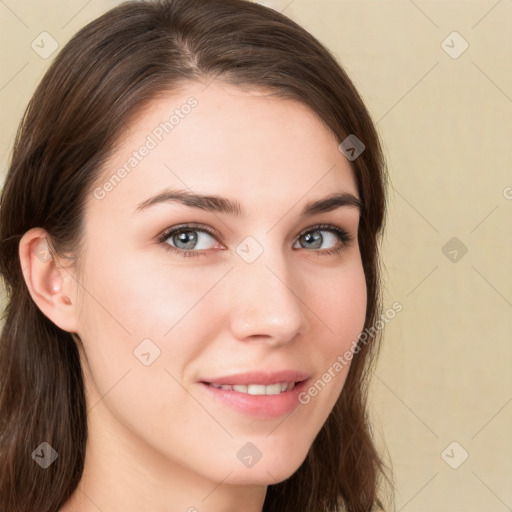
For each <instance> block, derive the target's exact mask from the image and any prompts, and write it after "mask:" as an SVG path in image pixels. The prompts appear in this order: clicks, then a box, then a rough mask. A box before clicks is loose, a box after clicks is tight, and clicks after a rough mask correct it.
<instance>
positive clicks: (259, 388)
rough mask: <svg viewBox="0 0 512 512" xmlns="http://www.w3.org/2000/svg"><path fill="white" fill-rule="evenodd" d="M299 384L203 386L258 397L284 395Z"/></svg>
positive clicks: (208, 383) (210, 384)
mask: <svg viewBox="0 0 512 512" xmlns="http://www.w3.org/2000/svg"><path fill="white" fill-rule="evenodd" d="M300 382H303V381H299V382H281V383H277V384H269V385H265V384H247V385H246V384H233V385H231V384H212V383H210V382H205V384H207V385H209V386H212V387H214V388H216V389H224V390H227V391H236V392H237V393H246V394H248V395H253V396H258V395H279V394H281V393H286V391H291V390H292V389H293V388H294V387H295V385H296V384H300Z"/></svg>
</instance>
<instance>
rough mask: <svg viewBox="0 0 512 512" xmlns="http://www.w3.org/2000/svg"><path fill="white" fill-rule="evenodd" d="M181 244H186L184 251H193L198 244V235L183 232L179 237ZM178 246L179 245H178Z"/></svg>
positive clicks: (191, 232)
mask: <svg viewBox="0 0 512 512" xmlns="http://www.w3.org/2000/svg"><path fill="white" fill-rule="evenodd" d="M177 237H178V241H179V243H184V244H185V245H186V247H183V248H184V249H193V248H194V245H195V244H196V243H197V235H196V234H195V233H194V232H193V231H183V232H181V233H180V234H178V235H177ZM176 245H178V244H176Z"/></svg>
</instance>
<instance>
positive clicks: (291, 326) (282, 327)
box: [230, 240, 306, 345]
mask: <svg viewBox="0 0 512 512" xmlns="http://www.w3.org/2000/svg"><path fill="white" fill-rule="evenodd" d="M247 243H248V244H250V243H251V241H250V240H249V241H247ZM243 244H244V242H242V243H241V244H240V245H239V247H238V249H239V250H240V248H242V252H241V254H242V255H241V256H240V257H239V259H237V260H236V263H235V269H234V272H233V273H232V276H231V277H232V280H231V292H232V295H231V294H230V295H231V297H232V298H233V300H234V307H232V309H231V329H232V332H233V335H234V336H235V337H236V338H237V339H240V340H244V339H248V338H250V337H260V336H262V337H265V339H266V340H267V341H268V342H269V343H273V344H276V345H277V344H285V343H287V342H289V341H291V340H292V339H293V338H294V337H295V336H296V335H297V333H299V332H301V331H302V330H303V329H304V328H305V322H306V317H305V314H304V309H303V304H302V302H301V300H300V299H299V296H300V290H298V289H297V287H298V285H299V283H298V282H297V281H296V280H295V279H294V276H293V273H292V272H291V271H290V267H289V264H288V262H287V261H286V259H285V258H286V256H285V254H284V253H283V251H282V248H281V247H272V248H271V247H269V246H267V247H265V248H263V250H262V251H261V253H260V254H259V256H258V257H257V258H256V259H255V260H254V261H252V262H249V261H250V259H246V258H244V253H243V249H247V246H244V245H243ZM249 250H253V251H254V250H255V248H254V247H250V245H249ZM253 256H254V254H253Z"/></svg>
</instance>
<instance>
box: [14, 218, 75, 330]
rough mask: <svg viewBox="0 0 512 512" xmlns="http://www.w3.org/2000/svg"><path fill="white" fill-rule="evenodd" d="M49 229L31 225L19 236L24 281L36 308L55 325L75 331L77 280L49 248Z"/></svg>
mask: <svg viewBox="0 0 512 512" xmlns="http://www.w3.org/2000/svg"><path fill="white" fill-rule="evenodd" d="M49 239H50V237H49V235H48V233H47V232H46V231H45V230H44V229H42V228H32V229H30V230H29V231H27V232H26V233H25V234H24V235H23V237H22V238H21V240H20V245H19V258H20V263H21V269H22V272H23V277H24V278H25V283H26V284H27V287H28V290H29V292H30V295H31V297H32V299H33V300H34V302H35V303H36V304H37V306H38V308H39V309H40V310H41V311H42V312H43V313H44V314H45V315H46V316H47V317H48V318H49V319H50V320H51V321H52V322H53V323H54V324H55V325H57V326H58V327H60V328H61V329H63V330H64V331H68V332H76V331H77V328H78V319H77V316H76V304H73V302H72V301H71V299H70V297H76V289H77V286H76V281H75V278H74V275H73V273H72V271H71V270H70V269H67V268H64V267H63V266H62V262H61V260H60V259H59V258H58V257H57V256H56V255H55V254H53V251H52V250H51V249H50V246H49V244H48V240H49Z"/></svg>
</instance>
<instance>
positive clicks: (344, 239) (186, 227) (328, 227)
mask: <svg viewBox="0 0 512 512" xmlns="http://www.w3.org/2000/svg"><path fill="white" fill-rule="evenodd" d="M182 231H183V232H187V231H201V232H203V233H207V234H208V235H210V236H212V237H213V238H215V239H217V234H216V233H215V232H214V231H213V230H212V229H210V228H208V227H206V226H200V227H199V226H196V225H192V224H183V225H180V226H175V227H172V228H168V229H166V230H165V231H164V232H163V233H162V234H161V235H159V236H158V237H157V242H158V243H159V244H162V245H164V249H166V250H169V251H171V252H173V253H177V254H179V255H180V256H183V257H186V258H188V257H195V256H206V254H205V253H206V252H208V251H207V250H199V251H198V250H192V251H190V250H187V249H178V248H177V247H174V246H172V245H170V244H168V243H166V240H168V239H169V238H170V237H171V236H173V235H175V234H176V233H179V232H182ZM313 231H329V232H330V233H334V234H335V235H337V236H338V239H339V240H340V244H339V245H338V246H337V247H334V248H332V249H320V250H313V251H309V252H316V253H318V255H319V256H320V255H322V256H331V255H334V254H338V253H339V252H341V251H342V250H343V249H344V248H346V247H349V246H350V244H351V243H352V240H353V238H354V237H353V236H352V235H350V234H349V233H348V232H347V231H346V230H345V229H343V228H340V227H338V226H334V225H332V224H318V225H317V226H312V227H310V228H307V229H306V230H304V231H302V232H301V233H299V235H298V237H297V238H300V237H301V236H303V235H306V234H307V233H311V232H313ZM306 250H307V249H306Z"/></svg>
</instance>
